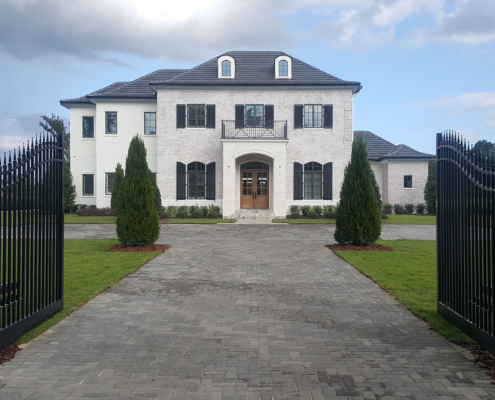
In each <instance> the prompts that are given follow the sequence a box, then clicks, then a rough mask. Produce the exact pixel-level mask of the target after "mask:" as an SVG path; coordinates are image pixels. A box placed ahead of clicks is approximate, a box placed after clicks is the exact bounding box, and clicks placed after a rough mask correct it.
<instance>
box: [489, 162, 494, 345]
mask: <svg viewBox="0 0 495 400" xmlns="http://www.w3.org/2000/svg"><path fill="white" fill-rule="evenodd" d="M491 171H492V175H491V185H490V187H491V189H492V191H491V196H490V197H491V202H490V210H491V212H490V216H491V221H490V245H491V248H492V257H491V262H490V272H491V281H490V284H491V285H490V306H491V310H490V313H491V317H492V320H491V324H490V334H491V335H492V336H493V335H494V331H495V329H494V324H495V319H494V315H493V314H494V311H495V299H494V298H495V296H494V292H493V290H494V288H495V192H494V190H495V162H494V157H493V153H492V155H491Z"/></svg>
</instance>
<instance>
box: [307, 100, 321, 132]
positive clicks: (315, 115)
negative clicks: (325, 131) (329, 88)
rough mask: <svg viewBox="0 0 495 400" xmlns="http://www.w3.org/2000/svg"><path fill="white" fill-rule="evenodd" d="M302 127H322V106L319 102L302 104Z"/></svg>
mask: <svg viewBox="0 0 495 400" xmlns="http://www.w3.org/2000/svg"><path fill="white" fill-rule="evenodd" d="M304 127H305V128H321V127H322V106H321V104H306V105H305V106H304Z"/></svg>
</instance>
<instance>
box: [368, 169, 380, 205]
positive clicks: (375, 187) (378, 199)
mask: <svg viewBox="0 0 495 400" xmlns="http://www.w3.org/2000/svg"><path fill="white" fill-rule="evenodd" d="M371 173H372V174H373V190H374V191H375V196H376V202H377V203H378V208H379V209H380V211H381V210H382V207H383V202H382V195H381V194H380V187H379V186H378V182H377V181H376V177H375V173H374V172H373V170H371Z"/></svg>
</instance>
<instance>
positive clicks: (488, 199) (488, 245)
mask: <svg viewBox="0 0 495 400" xmlns="http://www.w3.org/2000/svg"><path fill="white" fill-rule="evenodd" d="M486 165H487V168H486V171H487V172H486V181H485V191H486V209H485V221H486V224H485V230H486V238H487V239H486V249H487V258H486V279H487V280H486V282H485V283H486V301H487V302H488V304H486V308H487V313H488V319H487V332H488V333H489V334H491V332H492V301H491V291H492V290H491V284H490V283H491V272H490V270H491V269H490V266H491V257H492V253H491V235H490V229H491V226H490V222H491V221H490V209H491V208H490V205H491V194H492V192H491V190H489V189H490V188H491V176H492V175H491V172H492V169H491V164H490V159H489V157H487V160H486Z"/></svg>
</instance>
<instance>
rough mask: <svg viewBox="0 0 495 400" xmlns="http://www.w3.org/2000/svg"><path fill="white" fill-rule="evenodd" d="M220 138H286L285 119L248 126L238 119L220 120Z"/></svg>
mask: <svg viewBox="0 0 495 400" xmlns="http://www.w3.org/2000/svg"><path fill="white" fill-rule="evenodd" d="M222 139H287V121H273V122H265V123H264V124H263V125H259V126H249V125H247V124H245V123H241V122H239V121H228V120H222Z"/></svg>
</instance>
